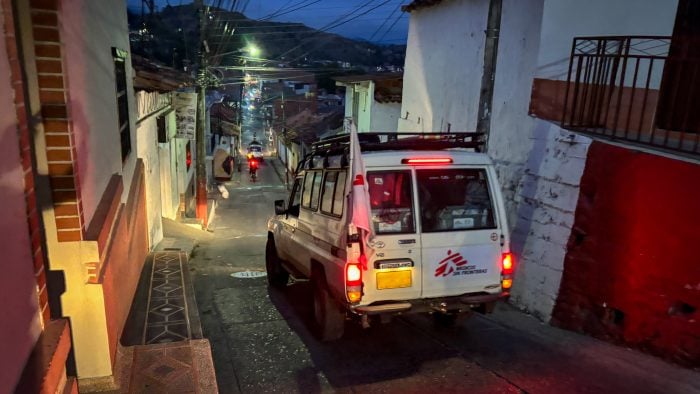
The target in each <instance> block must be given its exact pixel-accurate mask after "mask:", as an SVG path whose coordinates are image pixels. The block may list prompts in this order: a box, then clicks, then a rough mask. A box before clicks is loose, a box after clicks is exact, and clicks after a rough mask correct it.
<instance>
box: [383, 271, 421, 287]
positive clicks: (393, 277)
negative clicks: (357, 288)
mask: <svg viewBox="0 0 700 394" xmlns="http://www.w3.org/2000/svg"><path fill="white" fill-rule="evenodd" d="M412 285H413V283H412V282H411V270H400V271H389V272H377V290H385V289H400V288H403V287H411V286H412Z"/></svg>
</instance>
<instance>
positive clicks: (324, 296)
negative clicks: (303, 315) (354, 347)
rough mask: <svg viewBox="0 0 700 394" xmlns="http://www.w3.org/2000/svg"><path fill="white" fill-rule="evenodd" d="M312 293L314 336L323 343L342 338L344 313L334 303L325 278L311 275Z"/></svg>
mask: <svg viewBox="0 0 700 394" xmlns="http://www.w3.org/2000/svg"><path fill="white" fill-rule="evenodd" d="M311 283H312V285H313V292H314V325H315V331H316V336H317V337H318V339H320V340H321V341H324V342H328V341H334V340H336V339H339V338H340V337H342V336H343V331H344V330H345V311H343V310H342V309H341V308H340V306H339V305H338V303H336V302H335V300H334V299H333V297H332V296H331V294H330V292H329V291H328V285H327V284H326V279H325V277H324V276H323V275H322V274H320V275H312V277H311Z"/></svg>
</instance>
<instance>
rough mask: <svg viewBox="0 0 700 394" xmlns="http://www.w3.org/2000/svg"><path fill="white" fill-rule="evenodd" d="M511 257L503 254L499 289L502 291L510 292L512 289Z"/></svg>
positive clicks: (508, 254)
mask: <svg viewBox="0 0 700 394" xmlns="http://www.w3.org/2000/svg"><path fill="white" fill-rule="evenodd" d="M513 264H514V263H513V255H512V254H510V253H503V259H502V260H501V288H502V289H503V290H504V291H508V290H510V288H511V287H513Z"/></svg>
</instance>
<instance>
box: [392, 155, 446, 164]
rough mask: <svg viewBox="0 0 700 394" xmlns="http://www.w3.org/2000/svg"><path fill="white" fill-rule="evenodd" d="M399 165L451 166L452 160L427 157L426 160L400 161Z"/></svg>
mask: <svg viewBox="0 0 700 394" xmlns="http://www.w3.org/2000/svg"><path fill="white" fill-rule="evenodd" d="M401 164H411V165H434V164H452V158H451V157H428V158H415V159H402V160H401Z"/></svg>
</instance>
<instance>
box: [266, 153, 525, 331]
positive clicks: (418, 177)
mask: <svg viewBox="0 0 700 394" xmlns="http://www.w3.org/2000/svg"><path fill="white" fill-rule="evenodd" d="M341 156H342V155H340V156H332V155H326V157H319V158H318V160H317V159H310V160H308V161H306V162H305V163H304V165H303V168H300V171H298V176H297V178H296V179H295V183H294V185H293V189H292V192H291V195H290V198H289V200H288V201H286V202H285V207H284V208H282V207H279V205H280V204H281V202H276V205H277V207H276V212H277V213H278V214H276V215H275V216H274V217H272V218H271V219H270V220H269V222H268V238H269V242H268V250H267V252H268V255H272V260H271V261H270V258H268V267H267V268H268V276H269V278H270V283H271V284H273V285H274V284H277V285H281V284H284V283H286V277H285V274H286V273H287V272H289V273H291V274H292V275H294V276H295V277H307V278H311V280H312V281H315V282H318V283H321V282H322V283H321V284H320V285H319V286H322V288H320V290H319V292H320V291H326V292H327V295H328V296H330V297H331V298H332V300H333V302H332V303H330V304H328V305H329V306H328V307H329V308H332V307H334V306H338V308H339V310H340V311H342V312H343V314H344V315H345V316H353V315H354V316H359V317H360V318H361V319H362V321H363V323H364V324H367V322H368V316H371V315H387V314H396V313H411V312H430V313H439V314H449V315H457V314H459V313H461V312H469V311H471V310H472V309H478V310H481V311H484V312H489V311H490V310H491V309H492V307H493V304H494V303H495V301H497V300H499V299H500V298H503V297H506V296H507V295H508V292H509V289H510V285H511V284H512V281H511V279H510V278H511V274H512V257H511V256H510V240H509V234H508V225H507V222H506V212H505V207H504V203H503V196H502V195H501V190H500V186H499V184H498V182H497V177H496V172H495V169H494V167H493V163H492V162H491V160H490V159H489V158H488V156H486V155H485V154H482V153H474V152H468V151H465V150H436V151H426V150H417V151H412V150H390V151H372V152H363V153H362V157H363V161H364V164H365V168H366V178H365V179H366V181H367V183H368V185H369V192H370V193H369V194H370V196H369V197H370V202H371V204H370V205H371V211H372V221H371V222H372V223H373V225H374V229H375V237H374V238H373V239H372V240H371V245H370V246H371V248H367V250H366V252H365V255H366V264H365V266H364V267H362V269H361V273H360V275H361V283H354V284H355V285H359V289H360V290H359V293H358V294H355V293H352V291H351V287H352V288H354V287H353V286H352V285H353V283H350V281H351V280H352V279H357V278H349V275H350V276H353V275H355V273H350V271H349V267H350V265H351V264H353V261H352V260H353V257H352V256H353V251H354V250H357V247H358V246H357V244H358V243H357V242H356V243H353V242H354V241H356V240H354V239H352V238H351V239H350V240H349V238H348V231H349V226H348V215H349V213H348V205H349V204H348V201H347V199H346V197H345V196H346V195H347V191H348V190H350V188H351V185H350V183H351V182H350V179H349V178H350V174H349V171H350V169H349V168H347V163H344V160H343V158H342V157H341ZM416 158H418V159H419V161H420V164H418V165H416V164H409V160H410V159H416ZM341 188H342V190H341ZM300 197H301V198H300ZM350 198H352V196H351V195H350ZM464 200H470V202H464ZM297 202H298V205H297ZM338 204H340V206H338ZM433 211H434V212H433ZM350 231H351V232H352V230H350ZM270 245H272V246H270ZM353 248H355V249H353ZM506 258H507V259H509V261H508V262H507V264H508V266H507V267H506V269H505V270H504V266H503V264H504V259H506ZM277 262H278V263H279V266H280V267H282V268H283V269H284V272H282V271H281V270H279V269H278V268H275V264H276V263H277ZM350 268H352V267H350ZM275 280H277V282H275ZM315 294H316V293H315ZM319 294H321V293H319ZM358 296H359V299H358ZM315 297H316V295H315ZM319 297H321V298H323V295H322V294H321V295H320V296H319ZM319 308H320V307H319ZM319 308H316V309H315V313H322V312H324V311H323V310H321V311H319V310H318V309H319ZM320 309H323V308H320ZM325 312H326V313H327V312H328V311H325ZM324 318H327V316H325V317H324V316H320V317H317V323H318V324H320V325H323V319H324ZM331 325H333V324H331ZM337 325H338V324H335V326H337ZM336 328H337V327H336ZM320 329H321V331H323V327H321V328H320ZM326 331H328V330H326ZM326 334H328V335H325V338H324V339H335V338H337V337H338V336H339V335H338V333H337V332H335V333H328V332H326ZM340 335H342V328H341V329H340ZM323 336H324V335H323V333H322V337H323Z"/></svg>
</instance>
